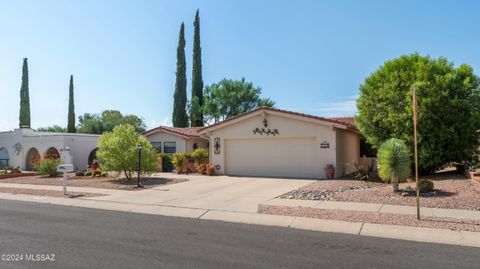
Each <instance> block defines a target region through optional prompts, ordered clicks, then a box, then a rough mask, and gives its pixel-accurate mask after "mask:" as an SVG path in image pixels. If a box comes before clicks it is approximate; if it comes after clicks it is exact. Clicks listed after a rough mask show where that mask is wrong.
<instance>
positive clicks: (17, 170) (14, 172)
mask: <svg viewBox="0 0 480 269" xmlns="http://www.w3.org/2000/svg"><path fill="white" fill-rule="evenodd" d="M21 172H22V170H21V169H20V166H17V167H13V168H12V170H11V171H10V173H12V174H18V173H21Z"/></svg>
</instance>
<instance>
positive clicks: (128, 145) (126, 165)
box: [97, 124, 158, 179]
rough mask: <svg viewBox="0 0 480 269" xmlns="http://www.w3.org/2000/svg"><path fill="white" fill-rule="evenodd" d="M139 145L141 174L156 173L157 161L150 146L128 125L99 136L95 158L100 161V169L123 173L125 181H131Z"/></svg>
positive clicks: (118, 126)
mask: <svg viewBox="0 0 480 269" xmlns="http://www.w3.org/2000/svg"><path fill="white" fill-rule="evenodd" d="M139 144H140V145H142V156H141V169H142V171H141V172H142V173H149V172H156V171H157V170H158V159H157V156H156V153H155V150H154V149H153V146H152V144H151V143H150V142H149V141H148V140H147V138H145V137H144V136H141V135H138V134H137V133H136V132H135V128H134V127H133V126H132V125H129V124H121V125H117V126H116V127H115V128H113V132H111V133H104V134H102V135H101V136H100V138H99V140H98V148H99V149H98V151H97V158H99V159H101V160H102V168H101V169H104V170H105V171H117V172H123V173H124V174H125V177H126V178H127V179H131V178H132V173H133V172H135V171H136V170H137V166H138V164H137V162H138V145H139Z"/></svg>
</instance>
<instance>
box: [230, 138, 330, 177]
mask: <svg viewBox="0 0 480 269" xmlns="http://www.w3.org/2000/svg"><path fill="white" fill-rule="evenodd" d="M225 141H226V143H225V145H226V149H225V151H226V155H225V158H226V159H225V164H226V165H225V169H226V174H229V175H240V176H268V177H303V178H316V177H319V176H320V175H318V173H317V172H316V165H315V138H313V137H312V138H266V139H261V138H259V139H229V140H225Z"/></svg>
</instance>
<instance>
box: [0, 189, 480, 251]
mask: <svg viewBox="0 0 480 269" xmlns="http://www.w3.org/2000/svg"><path fill="white" fill-rule="evenodd" d="M0 199H5V200H15V201H26V202H37V203H47V204H53V205H63V206H74V207H81V208H92V209H100V210H111V211H120V212H129V213H139V214H152V215H161V216H170V217H181V218H192V219H199V220H217V221H223V222H230V223H243V224H254V225H264V226H277V227H284V228H291V229H297V230H309V231H321V232H331V233H344V234H355V235H360V236H371V237H381V238H390V239H399V240H408V241H417V242H430V243H440V244H449V245H460V246H470V247H480V232H469V231H453V230H448V229H434V228H424V227H413V226H400V225H387V224H374V223H364V222H347V221H338V220H327V219H313V218H304V217H293V216H280V215H269V214H258V213H247V212H234V211H221V210H207V209H198V208H186V207H173V206H162V205H142V204H131V203H122V202H110V201H97V200H87V199H81V198H75V199H72V198H61V197H46V196H43V197H41V198H38V196H32V195H24V194H7V193H0Z"/></svg>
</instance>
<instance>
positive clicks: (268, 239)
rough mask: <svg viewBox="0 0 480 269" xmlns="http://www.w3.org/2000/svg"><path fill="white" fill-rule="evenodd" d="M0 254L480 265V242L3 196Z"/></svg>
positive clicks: (39, 260) (56, 262) (142, 262)
mask: <svg viewBox="0 0 480 269" xmlns="http://www.w3.org/2000/svg"><path fill="white" fill-rule="evenodd" d="M0 254H1V255H2V256H1V257H2V260H0V268H209V269H210V268H382V269H384V268H422V269H428V268H432V269H440V268H448V269H451V268H480V248H469V247H460V246H451V245H442V244H431V243H419V242H410V241H402V240H391V239H382V238H374V237H365V236H358V235H345V234H336V233H322V232H312V231H302V230H295V229H289V228H278V227H268V226H258V225H246V224H236V223H225V222H219V221H204V220H197V219H186V218H173V217H164V216H155V215H144V214H134V213H124V212H115V211H106V210H96V209H84V208H75V207H68V206H56V205H47V204H38V203H29V202H17V201H8V200H1V199H0ZM52 254H53V255H52ZM42 255H43V256H42ZM52 256H53V257H52ZM20 257H22V260H20ZM7 259H10V261H6V260H7ZM12 259H16V260H17V261H12Z"/></svg>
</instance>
